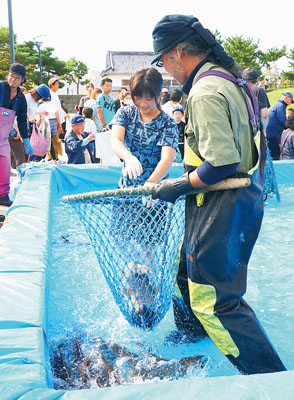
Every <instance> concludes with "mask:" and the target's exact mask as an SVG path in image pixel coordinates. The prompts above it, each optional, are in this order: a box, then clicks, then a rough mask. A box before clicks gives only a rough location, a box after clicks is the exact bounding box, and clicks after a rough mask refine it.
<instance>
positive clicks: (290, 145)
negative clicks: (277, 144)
mask: <svg viewBox="0 0 294 400" xmlns="http://www.w3.org/2000/svg"><path fill="white" fill-rule="evenodd" d="M285 128H286V129H285V130H284V131H283V133H282V136H281V159H282V160H293V159H294V113H292V114H290V115H289V117H288V118H287V120H286V123H285Z"/></svg>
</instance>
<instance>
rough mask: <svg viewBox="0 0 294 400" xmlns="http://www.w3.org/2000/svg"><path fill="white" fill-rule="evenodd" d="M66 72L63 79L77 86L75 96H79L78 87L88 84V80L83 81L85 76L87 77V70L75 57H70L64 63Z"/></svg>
mask: <svg viewBox="0 0 294 400" xmlns="http://www.w3.org/2000/svg"><path fill="white" fill-rule="evenodd" d="M66 65H67V69H68V72H67V73H66V75H65V76H64V79H65V80H66V81H67V82H68V83H69V84H71V83H75V84H76V85H77V94H79V88H80V85H86V84H87V83H89V82H90V80H89V79H84V80H82V79H83V77H84V76H85V75H87V73H88V71H89V69H88V67H87V65H86V64H85V63H84V62H82V61H79V60H77V59H76V58H75V57H72V58H70V59H69V60H68V62H67V63H66Z"/></svg>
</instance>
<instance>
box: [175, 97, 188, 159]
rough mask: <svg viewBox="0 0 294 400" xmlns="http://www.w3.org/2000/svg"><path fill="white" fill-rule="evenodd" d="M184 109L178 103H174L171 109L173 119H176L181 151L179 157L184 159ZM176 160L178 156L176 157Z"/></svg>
mask: <svg viewBox="0 0 294 400" xmlns="http://www.w3.org/2000/svg"><path fill="white" fill-rule="evenodd" d="M183 115H184V110H183V108H182V106H181V105H180V104H178V105H176V106H175V108H174V109H173V111H172V116H173V119H174V120H175V121H176V124H177V127H178V132H179V151H180V153H181V159H182V160H184V131H185V122H184V121H183ZM177 160H178V157H177Z"/></svg>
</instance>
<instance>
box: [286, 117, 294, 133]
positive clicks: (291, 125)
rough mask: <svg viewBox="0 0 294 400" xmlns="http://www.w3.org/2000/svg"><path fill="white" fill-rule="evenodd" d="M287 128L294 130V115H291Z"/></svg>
mask: <svg viewBox="0 0 294 400" xmlns="http://www.w3.org/2000/svg"><path fill="white" fill-rule="evenodd" d="M285 127H286V128H289V129H292V130H294V114H290V115H289V117H288V118H287V119H286V123H285Z"/></svg>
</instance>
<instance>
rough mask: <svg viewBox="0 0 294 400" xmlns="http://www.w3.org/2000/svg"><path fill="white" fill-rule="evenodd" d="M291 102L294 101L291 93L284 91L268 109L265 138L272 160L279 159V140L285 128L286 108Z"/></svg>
mask: <svg viewBox="0 0 294 400" xmlns="http://www.w3.org/2000/svg"><path fill="white" fill-rule="evenodd" d="M292 103H294V100H293V94H292V93H291V92H284V93H283V94H282V96H281V98H280V99H279V100H278V101H277V102H276V103H275V104H274V105H273V106H272V107H271V109H270V110H269V113H268V125H267V128H266V138H267V141H268V148H269V151H270V154H271V156H272V159H273V160H279V159H280V142H281V135H282V132H283V130H284V129H285V123H286V108H287V107H288V106H289V105H290V104H292Z"/></svg>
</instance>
